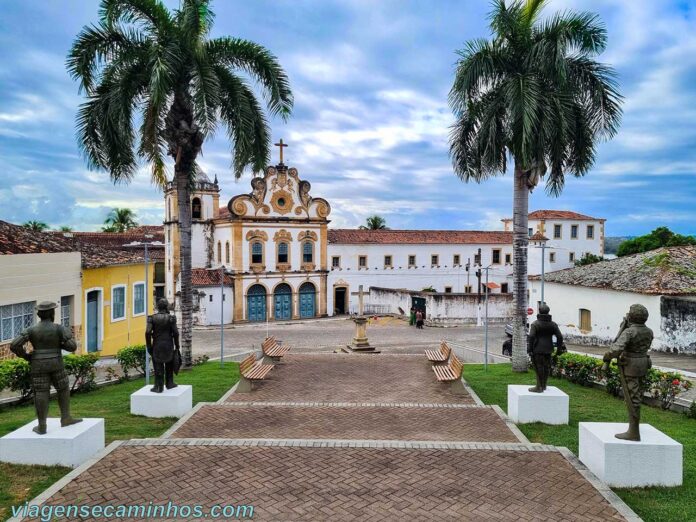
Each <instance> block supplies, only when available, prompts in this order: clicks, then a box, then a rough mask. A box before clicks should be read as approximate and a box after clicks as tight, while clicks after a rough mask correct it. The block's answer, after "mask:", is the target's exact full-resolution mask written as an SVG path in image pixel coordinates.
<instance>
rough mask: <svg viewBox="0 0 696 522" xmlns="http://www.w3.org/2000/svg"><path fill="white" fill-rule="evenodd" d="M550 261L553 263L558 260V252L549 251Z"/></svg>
mask: <svg viewBox="0 0 696 522" xmlns="http://www.w3.org/2000/svg"><path fill="white" fill-rule="evenodd" d="M549 262H551V263H555V262H556V252H549Z"/></svg>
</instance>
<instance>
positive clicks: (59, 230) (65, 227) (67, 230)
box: [58, 225, 73, 232]
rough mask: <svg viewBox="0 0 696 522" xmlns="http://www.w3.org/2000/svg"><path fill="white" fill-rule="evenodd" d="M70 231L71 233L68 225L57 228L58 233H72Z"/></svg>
mask: <svg viewBox="0 0 696 522" xmlns="http://www.w3.org/2000/svg"><path fill="white" fill-rule="evenodd" d="M72 231H73V229H72V227H71V226H69V225H62V226H60V227H58V232H72Z"/></svg>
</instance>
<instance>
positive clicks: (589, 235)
mask: <svg viewBox="0 0 696 522" xmlns="http://www.w3.org/2000/svg"><path fill="white" fill-rule="evenodd" d="M587 239H594V225H587Z"/></svg>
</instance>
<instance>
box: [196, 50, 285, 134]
mask: <svg viewBox="0 0 696 522" xmlns="http://www.w3.org/2000/svg"><path fill="white" fill-rule="evenodd" d="M206 47H207V52H208V56H209V58H210V62H211V63H213V64H220V65H224V66H226V67H228V68H231V69H240V70H242V71H244V72H245V73H246V74H248V75H249V76H250V77H251V78H252V79H253V80H255V81H256V82H258V83H259V84H260V86H261V87H262V90H263V94H264V98H265V100H266V104H267V105H268V109H269V110H270V112H271V113H272V114H273V115H280V116H281V117H282V118H283V119H284V120H285V119H287V118H288V116H289V115H290V113H291V111H292V106H293V96H292V91H291V90H290V81H289V79H288V77H287V74H286V73H285V71H284V70H283V68H282V67H281V65H280V63H279V62H278V60H277V59H276V57H275V56H273V54H271V52H270V51H268V49H266V48H265V47H263V46H261V45H258V44H256V43H254V42H250V41H248V40H243V39H240V38H215V39H213V40H210V41H208V42H207V46H206Z"/></svg>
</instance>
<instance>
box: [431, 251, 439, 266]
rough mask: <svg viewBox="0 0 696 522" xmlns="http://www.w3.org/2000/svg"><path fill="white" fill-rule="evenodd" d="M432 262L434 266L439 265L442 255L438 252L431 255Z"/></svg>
mask: <svg viewBox="0 0 696 522" xmlns="http://www.w3.org/2000/svg"><path fill="white" fill-rule="evenodd" d="M430 264H431V265H432V266H437V265H439V264H440V256H438V255H437V254H433V255H431V256H430Z"/></svg>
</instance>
